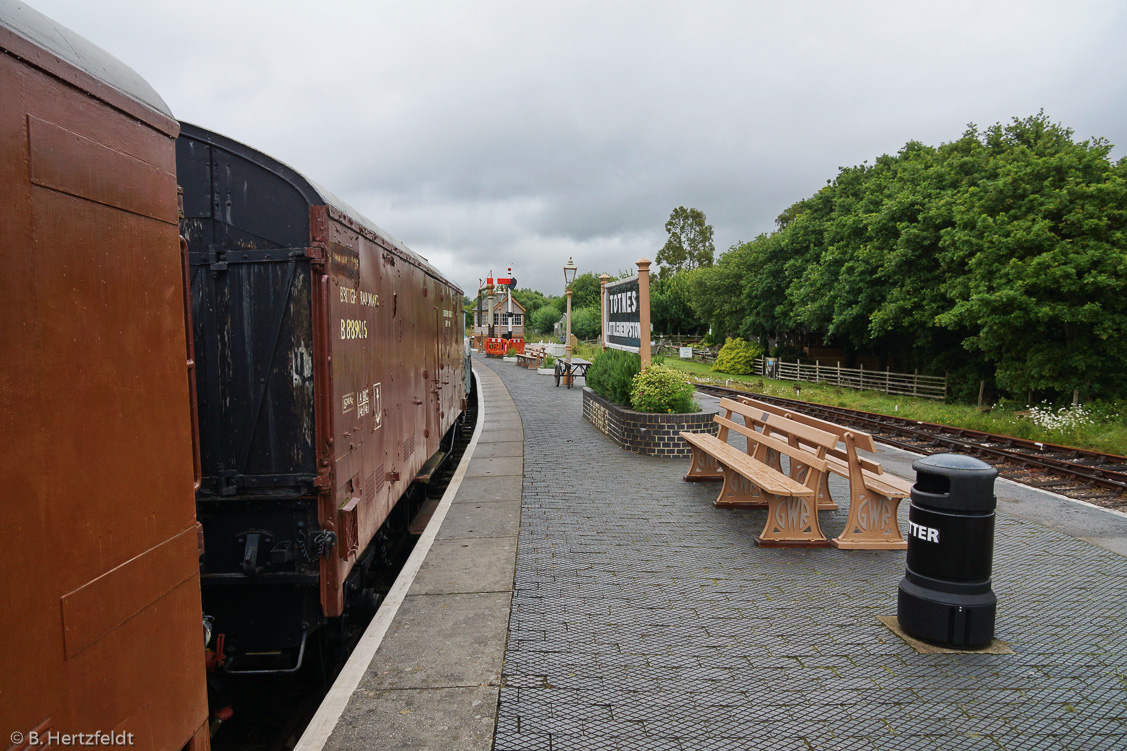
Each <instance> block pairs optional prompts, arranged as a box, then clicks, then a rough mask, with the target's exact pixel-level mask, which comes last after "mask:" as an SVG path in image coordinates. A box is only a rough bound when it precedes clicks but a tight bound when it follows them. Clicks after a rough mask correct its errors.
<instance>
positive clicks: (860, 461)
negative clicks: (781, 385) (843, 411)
mask: <svg viewBox="0 0 1127 751" xmlns="http://www.w3.org/2000/svg"><path fill="white" fill-rule="evenodd" d="M736 399H738V400H739V401H741V402H743V403H744V404H747V405H750V406H753V407H755V408H756V409H762V410H764V411H767V412H770V413H772V414H777V415H781V416H783V417H786V418H788V419H790V420H794V421H795V422H800V423H802V424H803V425H809V426H811V427H815V428H818V429H819V430H824V431H826V432H828V433H834V434H836V435H837V436H838V437H839V438H841V440H842V441H844V442H845V444H846V447H845V450H844V451H842V450H841V449H837V448H834V449H830V451H829V454H830V456H833V457H836V458H838V459H841V460H843V461H846V462H848V463H849V464H851V465H852V464H857V465H859V466H860V467H861V468H862V469H864V470H867V471H869V472H872V473H873V474H877V475H880V474H884V469H883V468H882V467H881V466H880V463H879V462H875V461H872V460H871V459H866V458H865V457H863V456H860V455H858V454H857V450H858V449H860V450H862V451H868V452H870V453H872V452H875V451H876V450H877V446H876V442H875V441H874V440H873V436H872V435H871V434H869V433H865V432H864V431H860V430H853V429H852V428H847V427H845V426H843V425H837V424H835V423H832V422H828V421H826V420H820V419H818V418H817V417H811V416H809V415H804V414H801V413H799V412H792V411H791V410H788V409H786V408H785V407H779V406H776V405H774V404H768V403H766V402H761V401H758V400H756V399H752V398H751V397H747V396H738V397H736Z"/></svg>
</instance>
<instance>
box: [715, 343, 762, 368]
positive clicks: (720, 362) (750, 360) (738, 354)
mask: <svg viewBox="0 0 1127 751" xmlns="http://www.w3.org/2000/svg"><path fill="white" fill-rule="evenodd" d="M762 354H763V348H762V347H761V346H759V345H758V344H752V343H750V342H745V341H744V340H743V339H731V338H729V339H728V340H727V341H726V342H724V346H723V347H721V348H720V354H718V355H717V356H716V362H715V363H714V364H713V365H712V370H714V371H716V372H718V373H728V374H730V375H747V374H749V373H751V372H752V370H754V369H755V358H757V357H759V356H760V355H762Z"/></svg>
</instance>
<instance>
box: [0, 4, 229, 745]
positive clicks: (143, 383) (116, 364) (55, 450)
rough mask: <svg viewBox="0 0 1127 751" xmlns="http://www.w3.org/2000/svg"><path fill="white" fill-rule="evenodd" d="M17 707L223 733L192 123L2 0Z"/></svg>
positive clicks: (7, 491)
mask: <svg viewBox="0 0 1127 751" xmlns="http://www.w3.org/2000/svg"><path fill="white" fill-rule="evenodd" d="M0 102H3V106H2V107H0V205H2V206H3V220H2V221H0V258H2V259H3V267H4V270H3V274H0V436H3V439H2V440H3V445H4V450H3V451H0V473H2V475H3V477H4V495H3V504H2V506H0V530H3V538H4V544H3V545H0V634H3V644H4V646H5V655H4V658H3V659H2V660H0V728H3V733H4V736H3V737H4V739H5V745H8V743H9V742H10V743H11V744H12V748H13V749H23V748H37V747H47V746H50V747H55V748H58V747H63V748H68V747H77V746H80V745H110V744H117V745H128V746H131V747H133V748H135V749H172V750H175V749H180V748H183V747H184V746H185V745H188V746H189V747H190V748H192V749H196V750H197V751H198V750H200V749H207V748H208V745H209V744H208V731H207V697H206V692H205V686H204V665H203V660H202V656H203V647H204V636H203V628H202V624H201V616H200V604H199V598H200V588H199V547H198V536H197V530H196V518H195V500H194V491H193V476H194V462H193V456H194V453H195V452H194V449H193V439H192V427H191V419H190V415H191V409H190V406H189V350H188V347H187V341H186V336H185V332H186V326H185V308H186V299H185V284H184V276H185V274H184V266H183V263H182V256H181V249H180V242H179V230H178V222H177V219H178V217H177V201H176V176H175V168H176V165H175V141H174V139H175V138H176V135H177V132H178V130H179V126H178V124H177V122H176V120H175V119H174V118H173V117H172V115H171V113H170V112H169V110H168V108H167V107H166V106H165V104H164V102H163V101H162V100H161V98H160V97H159V96H158V95H157V94H156V92H155V91H153V90H152V88H150V87H149V85H148V84H147V83H146V82H145V81H144V80H143V79H141V77H140V76H138V75H137V74H136V73H135V72H134V71H132V70H130V69H129V68H127V67H126V66H125V65H123V64H122V63H121V62H119V61H118V60H116V59H115V58H113V57H112V56H110V55H109V54H108V53H106V52H104V51H103V50H101V49H99V48H97V47H95V46H94V45H92V44H90V43H89V42H88V41H86V40H85V39H83V38H81V37H79V36H78V35H77V34H74V33H73V32H71V31H69V30H67V29H65V28H63V27H61V26H59V25H58V24H56V23H54V22H53V21H51V20H50V19H48V18H46V17H45V16H43V15H41V14H39V13H37V12H35V11H33V10H31V9H30V8H28V7H27V6H26V5H24V4H22V3H16V2H9V1H8V0H3V1H2V2H0Z"/></svg>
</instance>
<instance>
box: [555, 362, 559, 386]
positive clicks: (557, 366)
mask: <svg viewBox="0 0 1127 751" xmlns="http://www.w3.org/2000/svg"><path fill="white" fill-rule="evenodd" d="M555 375H556V387H557V388H558V387H559V385H560V364H559V362H557V363H556V373H555Z"/></svg>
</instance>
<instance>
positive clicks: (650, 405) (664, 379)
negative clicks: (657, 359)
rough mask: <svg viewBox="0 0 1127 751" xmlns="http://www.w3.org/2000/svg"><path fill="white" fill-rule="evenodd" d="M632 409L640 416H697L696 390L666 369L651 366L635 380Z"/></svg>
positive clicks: (678, 374)
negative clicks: (648, 414)
mask: <svg viewBox="0 0 1127 751" xmlns="http://www.w3.org/2000/svg"><path fill="white" fill-rule="evenodd" d="M632 386H633V388H632V389H631V391H630V406H631V407H632V408H633V409H636V410H637V411H639V412H696V411H697V406H696V404H694V403H693V387H692V384H690V383H689V381H688V380H687V379H686V378H685V376H684V375H683V374H682V373H681V372H680V371H677V370H674V369H673V368H667V367H665V366H664V365H651V366H650V367H648V368H646V369H645V370H643V371H642V372H641V373H639V374H638V375H636V376H634V380H633V384H632Z"/></svg>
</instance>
